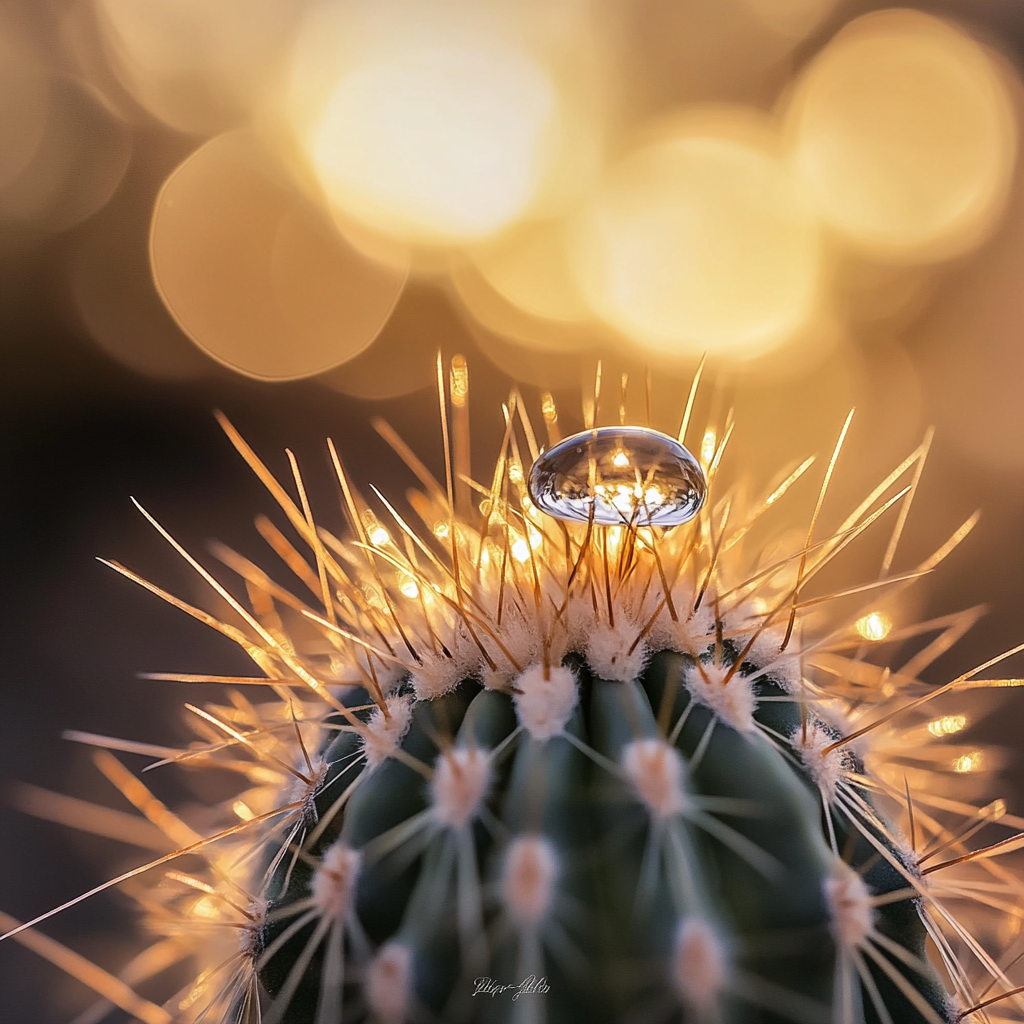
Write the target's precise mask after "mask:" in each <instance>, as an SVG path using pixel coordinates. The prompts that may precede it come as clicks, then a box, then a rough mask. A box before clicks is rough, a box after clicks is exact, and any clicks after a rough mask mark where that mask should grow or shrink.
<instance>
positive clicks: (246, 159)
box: [151, 133, 404, 380]
mask: <svg viewBox="0 0 1024 1024" xmlns="http://www.w3.org/2000/svg"><path fill="white" fill-rule="evenodd" d="M151 258H152V263H153V273H154V276H155V278H156V281H157V285H158V287H159V288H160V293H161V295H162V296H163V298H164V301H165V302H166V303H167V307H168V309H169V310H170V311H171V313H172V314H173V316H174V317H175V319H176V320H177V321H178V323H179V325H180V326H181V328H182V329H183V330H184V331H185V332H186V333H187V334H188V335H189V337H191V338H192V340H193V341H195V342H196V344H197V345H199V347H200V348H202V349H203V351H205V352H206V353H207V354H208V355H210V356H212V357H213V358H214V359H216V360H217V361H218V362H221V363H224V364H225V365H227V366H230V367H231V368H233V369H235V370H238V371H239V372H240V373H244V374H246V375H247V376H251V377H257V378H262V379H265V380H289V379H293V378H296V377H306V376H310V375H313V374H317V373H322V372H324V371H325V370H329V369H331V367H333V366H337V365H338V364H339V363H342V362H344V361H345V360H346V359H351V358H352V357H353V356H355V355H358V354H359V353H360V352H361V351H362V350H363V349H364V348H366V346H367V345H369V344H370V342H372V341H373V339H374V338H375V337H376V336H377V334H378V333H379V332H380V329H381V328H382V327H383V325H384V323H385V322H386V321H387V318H388V316H390V314H391V310H392V309H393V308H394V304H395V302H396V301H397V300H398V296H399V295H400V294H401V291H402V287H403V285H404V275H403V274H400V273H398V272H396V271H395V270H393V269H391V268H388V267H382V266H379V265H376V264H373V263H371V262H369V261H368V260H367V259H365V258H364V257H363V256H362V255H361V254H360V253H358V252H357V251H356V250H355V249H353V248H352V247H351V246H349V245H348V244H347V243H346V242H345V241H344V240H343V239H342V238H341V237H339V236H338V234H337V233H336V232H334V231H333V230H332V229H331V225H330V221H329V220H328V219H326V218H325V217H324V216H323V215H322V214H320V213H319V211H317V210H316V208H314V207H313V206H311V205H310V204H309V202H308V201H307V200H306V199H305V198H304V197H303V196H302V195H301V194H299V193H298V192H297V191H295V190H294V189H293V188H292V187H290V186H289V183H288V181H287V179H286V178H285V177H284V176H283V174H282V172H281V171H280V170H279V169H278V168H277V167H276V166H275V165H274V163H273V161H272V160H271V159H270V158H268V157H267V155H266V154H265V153H264V151H263V150H262V149H261V147H260V146H259V144H258V143H257V141H256V140H255V139H254V138H253V137H252V136H249V135H246V134H244V133H232V134H228V135H222V136H219V137H217V138H216V139H214V140H213V141H212V142H209V143H207V144H206V145H205V146H204V147H203V148H202V149H200V150H199V151H198V152H196V153H195V154H193V155H192V156H191V157H189V159H188V160H186V161H185V163H183V164H182V165H181V166H180V167H179V168H178V169H177V170H176V171H175V172H174V174H173V175H171V177H170V178H169V179H168V181H167V183H166V185H165V186H164V188H163V191H162V192H161V193H160V198H159V200H158V202H157V207H156V211H155V212H154V215H153V230H152V239H151Z"/></svg>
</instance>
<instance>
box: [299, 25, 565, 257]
mask: <svg viewBox="0 0 1024 1024" xmlns="http://www.w3.org/2000/svg"><path fill="white" fill-rule="evenodd" d="M415 28H416V31H413V30H412V26H404V27H403V26H402V25H401V24H399V25H393V26H392V27H391V30H390V32H389V33H387V34H386V35H381V36H378V37H375V38H374V39H373V42H372V44H368V46H367V49H366V50H365V51H361V52H359V53H358V54H355V55H352V57H351V63H350V64H349V66H347V67H346V68H345V69H344V70H343V71H342V73H341V75H340V76H339V78H338V80H337V82H336V84H335V85H334V87H333V89H332V91H331V95H330V99H329V100H328V102H327V103H326V106H325V107H324V110H323V113H322V115H321V116H320V119H319V122H318V124H317V125H316V126H315V127H314V128H313V130H312V131H311V133H310V136H309V138H308V140H307V146H308V148H309V151H310V155H311V158H312V161H313V165H314V167H315V168H316V170H317V172H318V174H319V176H320V179H321V181H322V183H323V185H324V188H325V190H326V192H327V194H328V195H329V197H330V198H331V200H332V201H333V202H334V203H336V204H337V205H338V206H339V207H340V208H341V209H342V210H344V211H345V212H347V213H348V214H349V215H350V216H352V217H354V218H355V219H357V220H359V221H362V222H363V223H366V224H368V225H369V226H371V227H373V228H375V229H377V230H379V231H382V232H384V233H386V234H389V235H392V236H394V237H398V238H402V239H405V240H408V241H412V242H416V243H424V244H444V243H448V242H458V241H465V240H472V239H478V238H483V237H487V236H489V235H492V234H494V233H495V232H496V231H499V230H500V229H501V228H503V227H505V226H506V225H507V224H509V223H511V222H512V221H513V220H515V219H516V218H518V217H519V216H520V215H521V214H522V213H523V212H524V211H525V210H527V209H528V208H529V206H530V204H531V203H532V202H533V201H534V199H535V198H536V197H537V196H538V194H539V193H540V192H541V190H542V188H543V185H544V181H545V176H546V163H547V155H548V151H549V149H550V144H551V141H552V136H553V132H554V127H555V122H556V121H557V109H556V108H557V97H556V94H555V89H554V85H553V83H552V82H551V80H550V79H549V77H548V75H547V74H546V73H545V71H544V69H543V68H542V67H541V65H540V64H539V63H538V62H537V61H536V60H535V59H534V58H533V57H532V56H531V55H530V54H529V53H528V52H526V50H525V49H523V48H521V47H519V46H518V45H516V44H515V43H514V42H513V41H512V40H509V39H505V38H502V37H501V36H500V35H498V34H494V35H493V36H492V35H490V34H489V33H487V32H484V31H482V30H481V31H475V30H474V31H463V32H461V33H460V32H454V31H452V30H451V29H450V28H448V29H446V30H444V31H442V30H440V29H437V28H435V27H434V26H431V25H429V24H424V23H423V22H416V23H415Z"/></svg>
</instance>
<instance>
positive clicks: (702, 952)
mask: <svg viewBox="0 0 1024 1024" xmlns="http://www.w3.org/2000/svg"><path fill="white" fill-rule="evenodd" d="M728 976H729V965H728V959H727V957H726V953H725V947H724V946H723V945H722V941H721V939H719V937H718V936H717V935H716V934H715V930H714V929H713V928H712V927H711V925H710V924H708V922H707V921H705V920H704V919H703V918H702V917H684V918H683V920H682V921H681V922H680V923H679V930H678V931H677V932H676V946H675V955H674V956H673V958H672V981H673V984H674V985H675V990H676V992H677V993H678V994H679V998H680V999H681V1000H682V1001H683V1002H684V1003H688V1004H689V1005H690V1006H692V1007H694V1008H695V1009H697V1010H702V1011H708V1010H711V1009H712V1008H713V1007H714V1005H715V1000H716V999H717V998H718V996H719V995H721V993H722V991H723V989H724V988H725V984H726V981H727V980H728Z"/></svg>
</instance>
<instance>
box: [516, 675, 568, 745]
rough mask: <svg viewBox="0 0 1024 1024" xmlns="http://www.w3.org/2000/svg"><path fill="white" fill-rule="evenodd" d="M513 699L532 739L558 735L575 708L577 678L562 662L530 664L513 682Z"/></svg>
mask: <svg viewBox="0 0 1024 1024" xmlns="http://www.w3.org/2000/svg"><path fill="white" fill-rule="evenodd" d="M515 690H516V694H515V697H514V698H513V699H514V701H515V705H516V712H517V713H518V715H519V721H520V722H521V723H522V725H523V727H524V728H525V729H526V730H527V732H529V734H530V735H531V736H532V737H533V738H534V739H535V740H549V739H551V737H552V736H557V735H558V734H559V733H560V732H561V731H562V730H563V729H564V728H565V723H566V722H568V721H569V718H570V717H571V716H572V713H573V709H574V708H575V707H576V701H577V697H578V694H577V690H576V677H575V676H574V675H573V674H572V670H571V669H568V668H565V667H564V666H562V665H552V666H550V667H549V668H548V674H547V678H546V679H545V678H544V666H543V665H531V666H530V667H529V668H528V669H527V670H526V671H525V672H523V674H522V675H521V676H519V678H518V679H516V681H515Z"/></svg>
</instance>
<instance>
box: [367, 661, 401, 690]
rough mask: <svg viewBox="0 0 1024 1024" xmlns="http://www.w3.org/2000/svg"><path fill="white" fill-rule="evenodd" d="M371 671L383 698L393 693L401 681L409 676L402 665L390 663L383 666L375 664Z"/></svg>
mask: <svg viewBox="0 0 1024 1024" xmlns="http://www.w3.org/2000/svg"><path fill="white" fill-rule="evenodd" d="M373 671H374V673H375V675H376V677H377V685H378V686H380V690H381V693H383V694H384V695H385V696H387V695H388V694H389V693H394V692H395V690H396V689H397V688H398V686H399V684H400V683H401V682H402V680H403V679H405V677H406V676H407V675H408V674H409V670H408V669H407V668H406V667H405V666H404V665H398V664H395V663H394V662H390V661H388V662H385V663H384V664H383V665H381V664H380V663H377V664H375V665H374V666H373Z"/></svg>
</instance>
